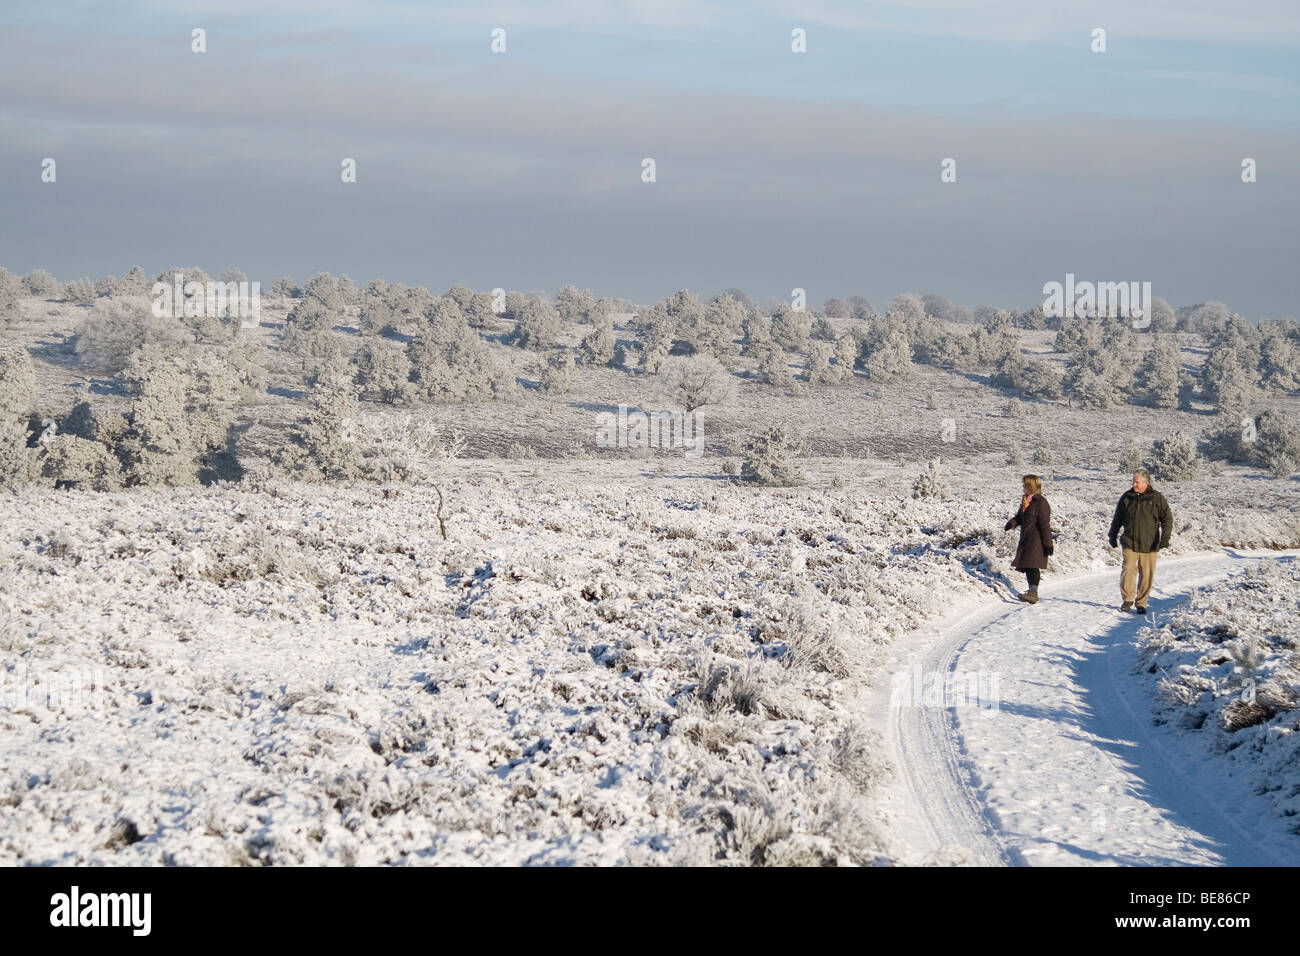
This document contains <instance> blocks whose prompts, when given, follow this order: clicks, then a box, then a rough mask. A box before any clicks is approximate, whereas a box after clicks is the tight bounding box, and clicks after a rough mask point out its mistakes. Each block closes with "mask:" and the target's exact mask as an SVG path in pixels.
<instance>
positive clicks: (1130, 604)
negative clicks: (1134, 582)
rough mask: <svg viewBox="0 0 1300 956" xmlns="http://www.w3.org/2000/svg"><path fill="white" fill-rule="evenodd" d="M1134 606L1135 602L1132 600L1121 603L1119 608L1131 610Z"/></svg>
mask: <svg viewBox="0 0 1300 956" xmlns="http://www.w3.org/2000/svg"><path fill="white" fill-rule="evenodd" d="M1132 607H1133V602H1132V601H1125V602H1124V603H1123V604H1121V605H1120V606H1119V609H1120V610H1121V611H1127V610H1129V609H1130V608H1132Z"/></svg>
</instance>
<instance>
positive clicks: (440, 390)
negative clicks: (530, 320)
mask: <svg viewBox="0 0 1300 956" xmlns="http://www.w3.org/2000/svg"><path fill="white" fill-rule="evenodd" d="M548 308H549V306H548ZM406 354H407V357H408V358H409V359H410V362H411V383H412V385H411V392H412V394H413V395H415V396H419V397H421V398H424V399H426V400H428V401H432V402H449V403H452V402H469V401H476V400H478V399H481V398H486V397H487V396H489V395H491V394H492V382H493V380H494V379H495V378H496V375H497V368H496V364H495V363H494V362H493V360H492V356H491V354H490V353H489V352H488V350H487V348H486V346H484V344H483V340H482V339H480V338H479V336H478V333H476V332H475V331H474V330H473V329H471V328H470V327H469V325H468V324H467V323H466V322H465V319H464V318H463V317H461V316H457V317H455V318H452V319H447V320H445V321H441V322H438V323H435V324H433V325H432V326H429V327H426V328H425V329H424V330H423V331H421V332H420V334H419V335H417V336H416V337H415V338H414V339H412V340H411V343H410V344H409V345H408V346H407V349H406Z"/></svg>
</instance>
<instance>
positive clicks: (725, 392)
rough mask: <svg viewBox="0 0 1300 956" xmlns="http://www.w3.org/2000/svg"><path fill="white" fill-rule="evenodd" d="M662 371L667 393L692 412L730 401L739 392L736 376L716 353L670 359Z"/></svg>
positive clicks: (670, 397)
mask: <svg viewBox="0 0 1300 956" xmlns="http://www.w3.org/2000/svg"><path fill="white" fill-rule="evenodd" d="M662 374H663V376H664V381H663V389H664V394H665V395H666V397H667V398H668V400H669V401H670V402H673V403H674V404H676V405H678V406H680V407H681V408H683V409H685V410H686V411H687V412H688V413H689V412H693V411H695V410H696V409H697V408H703V407H704V406H705V405H723V404H726V403H727V402H729V401H731V399H732V398H734V397H735V394H736V382H735V379H734V378H733V377H732V375H731V373H730V372H728V371H727V370H726V369H725V368H724V367H723V365H722V363H721V362H719V361H718V360H717V359H716V358H714V357H713V356H712V355H691V356H685V357H678V358H670V359H668V360H667V362H666V363H665V367H664V370H663V373H662Z"/></svg>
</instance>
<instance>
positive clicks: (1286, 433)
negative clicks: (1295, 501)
mask: <svg viewBox="0 0 1300 956" xmlns="http://www.w3.org/2000/svg"><path fill="white" fill-rule="evenodd" d="M1249 451H1250V461H1252V462H1253V463H1254V464H1257V465H1260V466H1262V467H1264V468H1266V469H1268V472H1269V474H1271V475H1272V476H1273V477H1274V478H1289V477H1291V475H1293V474H1294V473H1295V472H1296V471H1297V470H1300V429H1297V428H1296V426H1295V424H1294V423H1293V422H1292V421H1291V419H1289V418H1288V417H1287V416H1286V415H1284V414H1282V413H1281V412H1276V411H1273V410H1272V409H1270V410H1268V411H1266V412H1264V413H1263V414H1262V415H1260V416H1259V418H1257V419H1256V420H1255V440H1254V442H1252V443H1250V447H1249Z"/></svg>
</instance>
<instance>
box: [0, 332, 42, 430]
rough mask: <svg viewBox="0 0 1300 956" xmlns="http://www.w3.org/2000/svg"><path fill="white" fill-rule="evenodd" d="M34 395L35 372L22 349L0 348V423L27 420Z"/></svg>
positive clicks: (12, 347)
mask: <svg viewBox="0 0 1300 956" xmlns="http://www.w3.org/2000/svg"><path fill="white" fill-rule="evenodd" d="M35 393H36V370H35V367H34V366H33V365H32V357H31V355H30V354H29V353H28V351H27V350H26V349H24V348H19V347H17V346H7V347H0V421H12V422H16V421H19V420H24V419H26V418H27V413H28V412H29V411H30V410H31V407H32V398H33V396H34V395H35Z"/></svg>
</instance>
